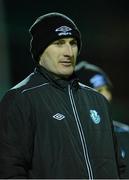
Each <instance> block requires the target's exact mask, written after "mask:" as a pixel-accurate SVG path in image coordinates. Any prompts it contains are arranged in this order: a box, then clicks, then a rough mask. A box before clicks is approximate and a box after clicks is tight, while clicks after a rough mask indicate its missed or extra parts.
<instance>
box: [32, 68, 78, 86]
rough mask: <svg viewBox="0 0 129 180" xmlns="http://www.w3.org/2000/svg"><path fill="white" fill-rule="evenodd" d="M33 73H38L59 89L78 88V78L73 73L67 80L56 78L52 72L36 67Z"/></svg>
mask: <svg viewBox="0 0 129 180" xmlns="http://www.w3.org/2000/svg"><path fill="white" fill-rule="evenodd" d="M35 72H38V73H40V74H41V75H42V76H43V77H44V78H45V79H47V80H48V81H49V82H50V83H51V84H53V85H54V86H58V87H59V88H66V87H68V85H70V86H71V87H74V88H75V89H76V88H78V86H79V84H78V78H77V77H76V75H75V73H73V74H72V75H71V76H70V77H69V78H68V79H65V78H57V77H56V76H55V75H54V74H53V73H52V72H49V71H47V70H46V69H45V68H44V67H42V66H40V65H38V66H37V67H36V68H35Z"/></svg>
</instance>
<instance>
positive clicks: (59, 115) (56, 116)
mask: <svg viewBox="0 0 129 180" xmlns="http://www.w3.org/2000/svg"><path fill="white" fill-rule="evenodd" d="M53 118H54V119H57V120H62V119H64V118H65V116H64V115H63V114H60V113H57V114H55V115H54V116H53Z"/></svg>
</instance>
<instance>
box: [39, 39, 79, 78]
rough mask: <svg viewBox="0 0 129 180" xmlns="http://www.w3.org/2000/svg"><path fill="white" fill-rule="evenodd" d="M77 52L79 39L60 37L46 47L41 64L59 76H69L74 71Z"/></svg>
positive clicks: (41, 57)
mask: <svg viewBox="0 0 129 180" xmlns="http://www.w3.org/2000/svg"><path fill="white" fill-rule="evenodd" d="M77 54H78V47H77V41H76V40H75V39H74V38H63V39H59V40H56V41H54V42H53V43H52V44H50V45H49V46H48V47H47V48H46V49H45V51H44V52H43V54H42V55H41V56H40V61H39V64H40V65H41V66H43V67H44V68H46V69H47V70H48V71H51V72H52V73H54V74H55V75H57V76H58V77H64V78H68V77H69V76H70V75H71V74H72V73H73V71H74V68H75V64H76V59H77Z"/></svg>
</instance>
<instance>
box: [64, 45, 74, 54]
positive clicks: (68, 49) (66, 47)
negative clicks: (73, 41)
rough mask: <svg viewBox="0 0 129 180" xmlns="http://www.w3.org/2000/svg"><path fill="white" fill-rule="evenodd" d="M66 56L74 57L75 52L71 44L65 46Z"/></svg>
mask: <svg viewBox="0 0 129 180" xmlns="http://www.w3.org/2000/svg"><path fill="white" fill-rule="evenodd" d="M65 55H69V56H72V55H73V50H72V47H71V45H70V44H66V45H65Z"/></svg>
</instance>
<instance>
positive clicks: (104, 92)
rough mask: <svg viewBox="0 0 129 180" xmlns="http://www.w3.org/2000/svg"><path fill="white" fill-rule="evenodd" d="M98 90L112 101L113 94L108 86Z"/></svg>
mask: <svg viewBox="0 0 129 180" xmlns="http://www.w3.org/2000/svg"><path fill="white" fill-rule="evenodd" d="M96 90H97V91H98V92H99V93H101V94H102V95H104V96H105V97H106V99H107V100H108V101H109V102H110V101H111V100H112V93H111V91H110V90H109V88H108V86H107V85H104V86H101V87H99V88H96Z"/></svg>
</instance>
